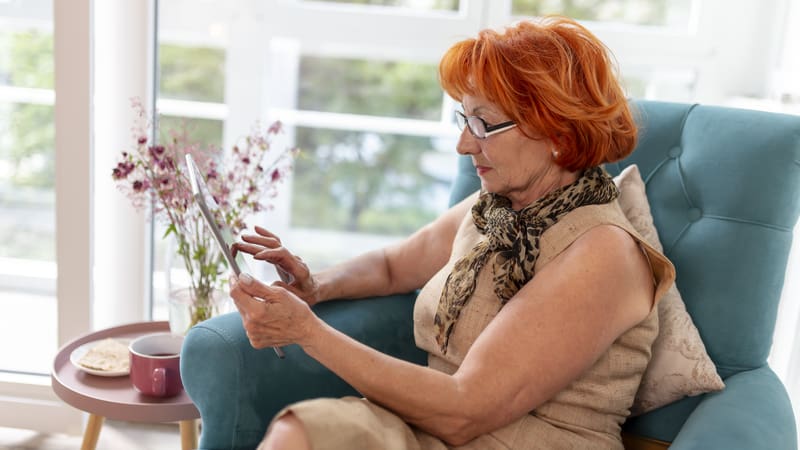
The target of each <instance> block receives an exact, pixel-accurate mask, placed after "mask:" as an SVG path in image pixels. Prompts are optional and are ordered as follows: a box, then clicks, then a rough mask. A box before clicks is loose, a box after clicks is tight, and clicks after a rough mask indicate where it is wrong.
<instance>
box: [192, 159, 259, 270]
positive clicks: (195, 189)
mask: <svg viewBox="0 0 800 450" xmlns="http://www.w3.org/2000/svg"><path fill="white" fill-rule="evenodd" d="M186 167H187V169H188V171H189V182H190V183H191V185H192V196H193V197H194V199H195V201H196V202H197V206H199V207H200V212H201V213H202V214H203V218H204V219H205V222H206V225H207V226H208V227H209V229H210V230H211V233H212V234H213V235H214V239H215V240H216V241H217V244H219V246H220V250H221V251H222V254H223V255H224V256H225V260H226V261H228V267H230V268H231V270H233V273H235V274H236V275H237V276H238V275H239V274H240V273H242V272H245V273H251V272H250V270H249V269H248V267H247V263H246V262H245V260H244V258H243V256H242V253H238V254H237V255H236V257H235V258H234V257H233V253H232V252H231V246H232V245H233V244H234V242H236V241H235V240H234V238H233V235H232V234H231V232H230V229H229V228H228V226H227V225H225V224H224V223H218V222H217V219H216V218H217V217H222V213H221V212H220V211H219V206H218V205H217V202H216V201H214V197H213V196H212V195H211V191H209V190H208V186H207V185H206V181H205V178H204V177H203V174H202V172H200V169H199V168H198V167H197V164H195V162H194V159H193V158H192V155H189V154H187V155H186Z"/></svg>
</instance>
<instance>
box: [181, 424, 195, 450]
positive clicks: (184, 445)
mask: <svg viewBox="0 0 800 450" xmlns="http://www.w3.org/2000/svg"><path fill="white" fill-rule="evenodd" d="M198 425H199V423H198V421H197V420H196V419H190V420H181V421H180V429H181V450H193V449H195V448H197V427H198Z"/></svg>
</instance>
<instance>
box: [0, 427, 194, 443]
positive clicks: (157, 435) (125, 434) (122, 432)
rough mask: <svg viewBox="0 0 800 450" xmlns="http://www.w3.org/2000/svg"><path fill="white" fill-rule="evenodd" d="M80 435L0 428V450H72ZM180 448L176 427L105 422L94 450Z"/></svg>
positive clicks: (79, 441) (78, 441)
mask: <svg viewBox="0 0 800 450" xmlns="http://www.w3.org/2000/svg"><path fill="white" fill-rule="evenodd" d="M81 441H82V438H81V436H67V435H63V434H55V435H46V434H41V433H39V432H36V431H30V430H19V429H15V428H2V427H0V450H34V449H35V450H75V449H79V448H81ZM180 448H181V440H180V432H179V431H178V424H140V423H130V422H118V421H113V420H107V421H106V422H105V424H104V425H103V429H102V430H101V432H100V440H99V442H98V443H97V450H177V449H180Z"/></svg>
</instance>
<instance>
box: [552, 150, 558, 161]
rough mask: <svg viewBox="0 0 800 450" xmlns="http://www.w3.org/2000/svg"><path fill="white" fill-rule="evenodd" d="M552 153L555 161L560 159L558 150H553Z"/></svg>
mask: <svg viewBox="0 0 800 450" xmlns="http://www.w3.org/2000/svg"><path fill="white" fill-rule="evenodd" d="M552 153H553V159H558V150H556V149H553V150H552Z"/></svg>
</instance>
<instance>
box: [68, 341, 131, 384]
mask: <svg viewBox="0 0 800 450" xmlns="http://www.w3.org/2000/svg"><path fill="white" fill-rule="evenodd" d="M101 340H102V339H101ZM116 340H117V341H119V342H121V343H122V344H124V345H125V346H127V345H128V344H129V343H130V340H128V339H116ZM99 343H100V341H92V342H87V343H85V344H83V345H81V346H80V347H78V348H76V349H75V350H73V351H72V353H70V355H69V360H70V362H71V363H72V365H73V366H75V367H76V368H78V369H80V370H82V371H84V372H86V373H90V374H92V375H97V376H101V377H121V376H125V375H128V373H130V369H129V368H128V369H125V370H116V371H113V370H101V369H92V368H90V367H84V366H82V365H81V364H80V362H79V361H80V360H81V358H83V355H85V354H86V353H88V352H89V350H90V349H91V348H92V347H94V346H95V345H97V344H99Z"/></svg>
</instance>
